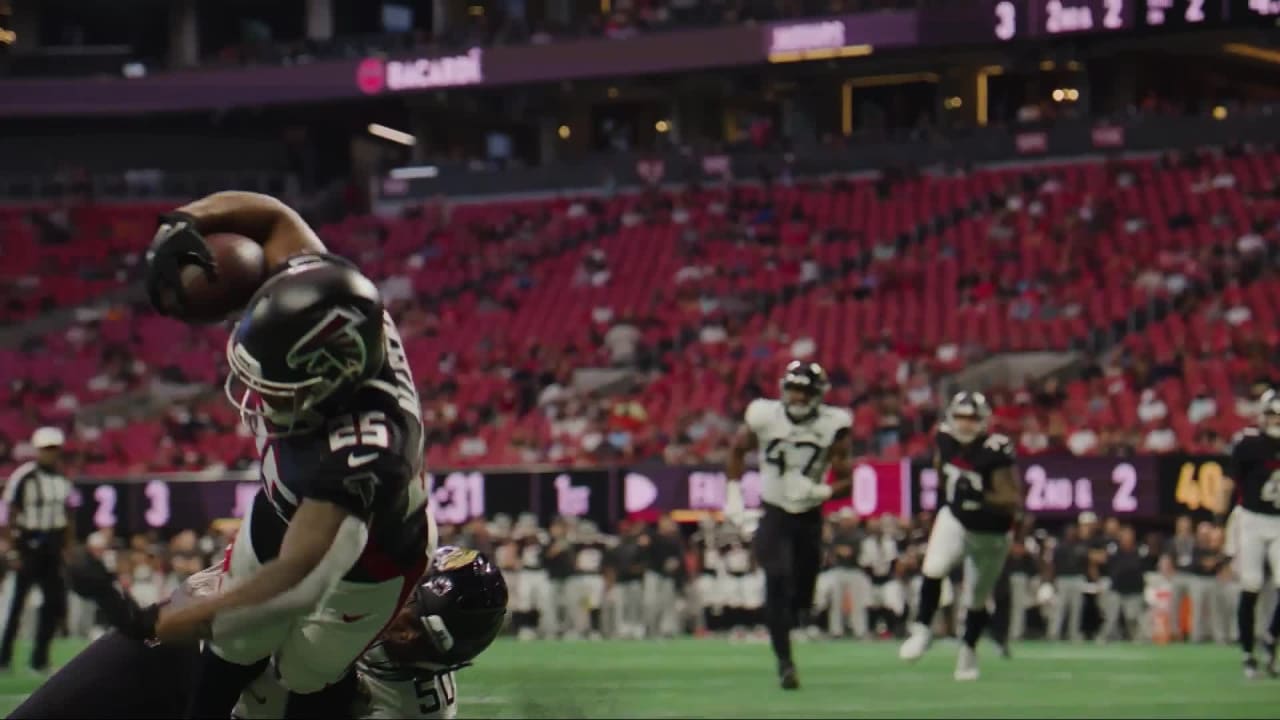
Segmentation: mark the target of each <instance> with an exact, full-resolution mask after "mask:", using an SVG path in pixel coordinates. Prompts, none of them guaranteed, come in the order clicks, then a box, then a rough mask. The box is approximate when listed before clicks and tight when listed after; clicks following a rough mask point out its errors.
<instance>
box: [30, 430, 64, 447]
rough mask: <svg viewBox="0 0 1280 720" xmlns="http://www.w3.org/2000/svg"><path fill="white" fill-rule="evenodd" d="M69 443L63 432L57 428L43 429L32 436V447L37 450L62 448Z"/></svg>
mask: <svg viewBox="0 0 1280 720" xmlns="http://www.w3.org/2000/svg"><path fill="white" fill-rule="evenodd" d="M66 441H67V438H66V436H64V435H63V434H62V430H60V429H58V428H56V427H42V428H40V429H38V430H36V431H35V432H34V433H32V434H31V445H32V446H33V447H35V448H36V449H37V450H39V449H40V448H47V447H62V444H63V443H65V442H66Z"/></svg>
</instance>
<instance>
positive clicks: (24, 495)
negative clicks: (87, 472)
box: [3, 462, 71, 533]
mask: <svg viewBox="0 0 1280 720" xmlns="http://www.w3.org/2000/svg"><path fill="white" fill-rule="evenodd" d="M69 497H71V481H70V480H67V478H66V476H64V475H63V474H62V473H60V472H56V471H51V470H46V469H44V468H42V467H40V466H39V465H38V464H36V463H34V462H28V463H23V464H22V465H19V466H18V469H16V470H14V471H13V474H12V475H10V476H9V483H8V484H7V485H5V487H4V498H3V499H4V504H5V505H6V506H7V507H8V508H9V527H11V528H14V529H15V530H18V531H21V532H25V533H33V532H52V531H55V530H64V529H66V527H67V499H68V498H69Z"/></svg>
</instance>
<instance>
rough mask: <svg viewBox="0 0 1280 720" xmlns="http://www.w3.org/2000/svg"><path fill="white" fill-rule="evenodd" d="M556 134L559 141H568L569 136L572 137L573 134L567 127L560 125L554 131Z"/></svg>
mask: <svg viewBox="0 0 1280 720" xmlns="http://www.w3.org/2000/svg"><path fill="white" fill-rule="evenodd" d="M556 134H557V135H559V136H560V139H561V140H568V139H569V136H570V135H572V134H573V132H572V131H571V130H569V126H568V125H561V126H560V127H559V129H557V130H556Z"/></svg>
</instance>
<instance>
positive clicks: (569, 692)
mask: <svg viewBox="0 0 1280 720" xmlns="http://www.w3.org/2000/svg"><path fill="white" fill-rule="evenodd" d="M955 647H956V646H955V645H954V643H949V642H940V643H938V644H936V645H935V646H934V648H933V650H932V651H931V652H930V654H929V655H928V656H926V657H925V659H924V660H922V661H921V662H920V663H919V665H916V666H912V667H907V666H905V665H903V664H902V663H901V662H900V661H899V660H898V659H897V656H896V651H897V646H896V645H895V644H891V643H851V642H815V643H805V644H802V645H799V646H797V662H798V664H799V667H800V679H801V683H802V685H803V687H802V688H801V689H800V690H799V691H798V692H783V691H782V690H779V689H778V687H777V684H776V682H775V680H774V676H773V672H772V670H773V667H772V660H771V658H770V655H769V649H768V646H767V645H766V644H762V643H737V644H733V643H730V642H728V641H725V640H712V639H708V640H677V641H671V642H656V641H650V642H625V641H618V642H563V643H555V642H530V643H517V642H513V641H505V640H504V641H500V642H499V643H497V644H496V645H495V646H494V647H493V648H492V649H491V650H489V651H488V652H487V653H485V654H484V655H483V656H482V657H481V658H480V662H479V663H478V664H477V665H476V666H475V667H473V668H469V669H467V670H464V671H462V673H461V674H460V676H459V678H458V688H459V690H458V695H459V697H458V704H459V707H458V709H459V716H460V717H485V718H488V717H503V718H518V717H546V718H551V717H555V718H590V717H602V718H617V717H670V718H674V717H731V718H744V717H844V718H849V717H877V718H893V717H903V718H907V717H911V718H930V717H972V718H995V717H1035V718H1044V717H1113V718H1123V717H1161V718H1175V717H1215V718H1280V680H1257V681H1253V682H1248V681H1245V680H1244V679H1243V677H1242V676H1241V674H1240V667H1239V656H1238V652H1237V651H1236V650H1235V649H1234V648H1226V647H1211V646H1193V647H1189V646H1169V647H1146V646H1131V645H1123V644H1118V645H1111V646H1107V647H1097V646H1094V645H1068V644H1058V645H1047V644H1042V643H1031V644H1024V645H1021V646H1018V647H1016V648H1015V653H1016V655H1017V657H1016V658H1015V659H1014V660H1013V661H1003V660H1001V659H1000V658H998V657H996V656H994V654H992V653H990V652H988V655H989V657H984V658H983V677H982V679H981V680H979V681H978V682H976V683H963V684H961V683H956V682H954V681H952V679H951V669H952V663H953V662H954V659H955ZM75 649H76V646H75V645H71V644H65V645H62V646H60V647H59V649H58V650H59V652H58V655H57V656H58V657H59V658H66V657H68V656H69V655H70V653H72V652H74V651H75ZM21 652H22V651H21V650H20V653H21ZM17 657H18V658H23V657H25V656H24V655H22V654H19V655H18V656H17ZM38 682H39V680H38V679H36V678H32V677H28V676H25V675H23V674H22V671H21V670H18V671H15V673H14V674H11V675H9V676H5V677H0V710H3V711H5V712H6V713H7V712H8V711H9V710H11V709H12V708H13V707H14V706H16V705H17V704H18V703H19V702H21V701H22V698H23V697H24V696H25V693H27V692H29V691H30V690H31V689H32V688H34V687H35V686H36V685H37V684H38Z"/></svg>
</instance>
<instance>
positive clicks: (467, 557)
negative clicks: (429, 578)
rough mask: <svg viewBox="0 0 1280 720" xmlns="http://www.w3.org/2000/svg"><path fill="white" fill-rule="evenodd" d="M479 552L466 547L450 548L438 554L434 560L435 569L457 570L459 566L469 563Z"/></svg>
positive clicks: (441, 570) (440, 570)
mask: <svg viewBox="0 0 1280 720" xmlns="http://www.w3.org/2000/svg"><path fill="white" fill-rule="evenodd" d="M479 554H480V553H478V552H476V551H475V550H470V549H467V548H460V547H455V548H450V549H448V550H445V551H444V552H442V553H441V554H440V557H439V558H438V559H437V560H436V570H437V571H439V572H446V571H448V570H457V569H458V568H460V567H466V566H467V565H470V564H471V562H472V561H473V560H475V559H476V556H478V555H479Z"/></svg>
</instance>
